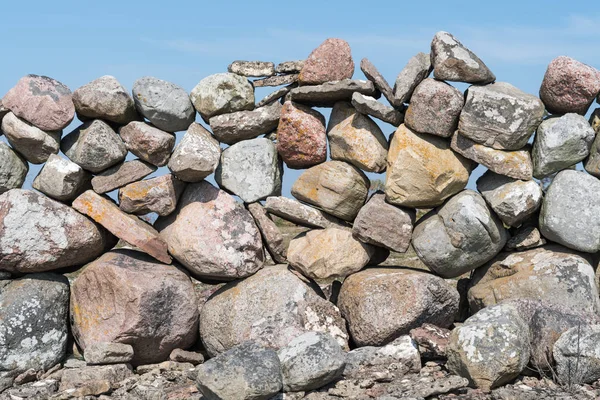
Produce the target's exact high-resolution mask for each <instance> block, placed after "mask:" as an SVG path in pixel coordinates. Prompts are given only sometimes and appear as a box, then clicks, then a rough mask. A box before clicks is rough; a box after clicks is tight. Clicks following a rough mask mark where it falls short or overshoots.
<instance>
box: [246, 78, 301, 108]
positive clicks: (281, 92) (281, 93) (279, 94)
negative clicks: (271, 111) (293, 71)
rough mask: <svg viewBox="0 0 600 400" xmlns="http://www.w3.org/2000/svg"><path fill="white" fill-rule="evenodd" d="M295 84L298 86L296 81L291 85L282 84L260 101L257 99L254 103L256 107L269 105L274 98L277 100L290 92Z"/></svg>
mask: <svg viewBox="0 0 600 400" xmlns="http://www.w3.org/2000/svg"><path fill="white" fill-rule="evenodd" d="M297 86H298V84H297V83H293V84H291V85H287V86H284V87H282V88H280V89H277V90H276V91H274V92H273V93H270V94H268V95H266V96H265V97H264V98H263V99H262V100H261V101H259V102H258V103H256V108H259V107H263V106H266V105H269V104H271V103H272V102H274V101H276V100H279V99H281V98H282V97H285V96H286V95H287V94H288V93H289V92H290V90H292V89H293V88H295V87H297Z"/></svg>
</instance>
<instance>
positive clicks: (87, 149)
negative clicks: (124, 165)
mask: <svg viewBox="0 0 600 400" xmlns="http://www.w3.org/2000/svg"><path fill="white" fill-rule="evenodd" d="M60 149H61V151H62V152H63V153H65V155H66V156H67V157H69V159H70V160H71V161H73V162H74V163H75V164H78V165H80V166H81V167H82V168H83V169H85V170H87V171H90V172H93V173H98V172H101V171H103V170H105V169H107V168H109V167H112V166H113V165H115V164H118V163H120V162H121V161H123V160H124V159H125V156H126V155H127V147H125V144H124V143H123V141H122V140H121V138H120V137H119V135H117V134H116V133H115V131H114V130H113V129H112V128H111V127H110V126H108V125H107V124H106V122H103V121H101V120H99V119H96V120H93V121H89V122H86V123H84V124H82V125H80V126H79V127H77V128H76V129H75V130H74V131H73V132H71V133H69V134H68V135H67V136H65V137H64V138H63V139H62V142H61V143H60Z"/></svg>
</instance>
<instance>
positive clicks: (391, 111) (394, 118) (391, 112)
mask: <svg viewBox="0 0 600 400" xmlns="http://www.w3.org/2000/svg"><path fill="white" fill-rule="evenodd" d="M352 106H353V107H354V108H355V109H356V111H358V112H359V113H361V114H364V115H370V116H372V117H374V118H377V119H380V120H382V121H383V122H387V123H388V124H391V125H394V126H399V125H400V124H401V123H402V122H403V121H404V114H403V113H402V112H400V111H398V110H396V109H395V108H393V107H389V106H386V105H385V104H383V103H380V102H378V101H377V100H376V99H375V98H373V97H371V96H365V95H364V94H360V93H358V92H357V93H354V94H353V95H352Z"/></svg>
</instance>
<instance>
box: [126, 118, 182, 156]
mask: <svg viewBox="0 0 600 400" xmlns="http://www.w3.org/2000/svg"><path fill="white" fill-rule="evenodd" d="M119 136H121V139H123V142H125V146H126V147H127V150H129V151H130V152H132V153H133V154H135V155H136V156H138V157H139V158H141V159H142V160H144V161H147V162H149V163H150V164H153V165H156V166H157V167H162V166H164V165H167V163H168V162H169V158H170V157H171V152H172V151H173V147H175V136H174V135H172V134H170V133H168V132H165V131H161V130H160V129H158V128H155V127H154V126H152V125H150V124H148V123H146V122H140V121H133V122H130V123H128V124H127V125H125V126H124V127H122V128H120V129H119Z"/></svg>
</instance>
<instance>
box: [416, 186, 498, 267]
mask: <svg viewBox="0 0 600 400" xmlns="http://www.w3.org/2000/svg"><path fill="white" fill-rule="evenodd" d="M507 240H508V233H507V232H506V230H505V229H504V227H503V226H502V223H501V222H500V220H499V219H498V218H497V217H496V216H495V215H494V214H493V213H492V211H491V210H490V209H489V208H488V207H487V205H486V204H485V201H484V200H483V198H482V197H481V195H479V193H477V192H474V191H472V190H464V191H462V192H461V193H459V194H457V195H456V196H454V197H452V198H451V199H450V200H448V201H447V202H446V203H445V204H444V205H442V206H441V207H439V208H437V209H435V210H434V211H432V212H431V213H430V214H429V215H428V216H426V217H424V218H422V219H421V220H420V221H419V223H418V224H417V226H416V227H415V230H414V232H413V238H412V243H413V247H414V248H415V252H416V253H417V255H418V256H419V258H420V259H421V261H423V263H424V264H425V265H427V267H428V268H429V269H431V270H432V271H434V272H435V273H437V274H438V275H440V276H442V277H444V278H455V277H458V276H460V275H462V274H464V273H465V272H469V271H471V270H473V269H475V268H477V267H479V266H481V265H483V264H485V263H486V262H487V261H489V260H490V259H492V258H493V257H494V256H495V255H496V254H498V253H499V252H500V251H501V250H502V248H503V247H504V245H505V244H506V241H507Z"/></svg>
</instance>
